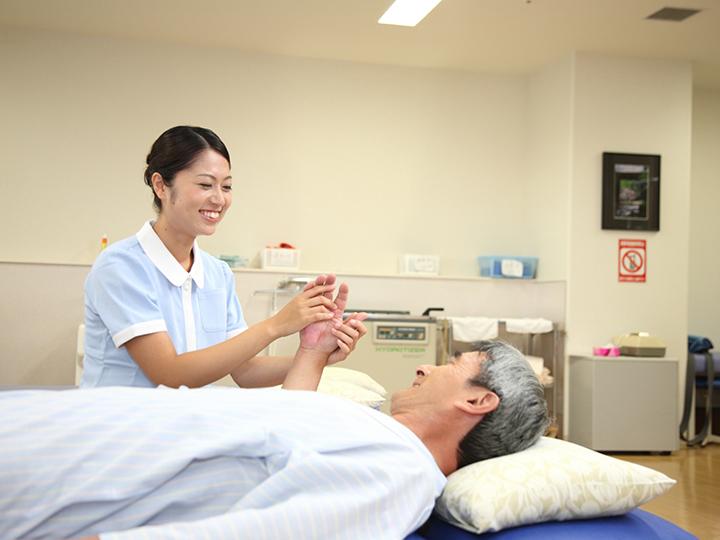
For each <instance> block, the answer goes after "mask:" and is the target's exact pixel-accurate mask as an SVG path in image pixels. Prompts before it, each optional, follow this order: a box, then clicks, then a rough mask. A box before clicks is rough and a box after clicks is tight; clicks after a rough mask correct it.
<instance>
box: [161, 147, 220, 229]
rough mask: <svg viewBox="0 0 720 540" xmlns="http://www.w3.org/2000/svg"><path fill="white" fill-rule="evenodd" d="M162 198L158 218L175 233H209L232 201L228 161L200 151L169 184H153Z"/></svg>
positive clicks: (210, 151)
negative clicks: (170, 184)
mask: <svg viewBox="0 0 720 540" xmlns="http://www.w3.org/2000/svg"><path fill="white" fill-rule="evenodd" d="M158 188H160V191H161V193H160V194H158V196H159V197H160V199H161V200H162V210H161V211H160V218H159V221H162V222H164V224H165V225H167V226H169V227H170V228H172V229H173V230H175V231H176V232H177V233H180V234H184V235H188V236H191V237H193V238H195V237H197V236H200V235H210V234H213V233H214V232H215V228H216V227H217V225H218V223H220V221H221V220H222V218H223V216H224V215H225V212H227V210H228V208H230V204H231V203H232V177H231V176H230V165H229V164H228V162H227V160H226V159H225V158H224V157H223V156H222V155H220V154H218V153H217V152H215V151H214V150H203V151H202V152H201V153H200V154H198V156H197V159H195V161H193V162H192V164H191V165H190V166H189V167H188V168H186V169H183V170H182V171H180V172H179V173H177V174H176V175H175V181H174V182H173V185H172V186H165V185H164V184H162V186H160V185H158V184H156V192H157V191H158Z"/></svg>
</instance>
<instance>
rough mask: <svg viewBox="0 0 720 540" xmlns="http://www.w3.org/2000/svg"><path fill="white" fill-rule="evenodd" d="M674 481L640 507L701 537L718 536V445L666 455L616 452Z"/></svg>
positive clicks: (719, 467)
mask: <svg viewBox="0 0 720 540" xmlns="http://www.w3.org/2000/svg"><path fill="white" fill-rule="evenodd" d="M614 457H617V458H619V459H623V460H626V461H631V462H633V463H638V464H640V465H645V466H646V467H651V468H653V469H656V470H658V471H660V472H662V473H664V474H666V475H668V476H670V477H671V478H674V479H675V480H677V484H676V485H675V486H674V487H673V488H672V489H671V490H670V491H668V492H667V493H666V494H665V495H662V496H660V497H658V498H657V499H654V500H652V501H650V502H649V503H647V504H646V505H644V506H642V507H641V508H642V509H643V510H647V511H648V512H652V513H653V514H657V515H658V516H661V517H663V518H665V519H667V520H668V521H671V522H673V523H675V524H676V525H678V526H680V527H682V528H683V529H685V530H687V531H689V532H691V533H692V534H694V535H695V536H697V537H698V538H700V539H701V540H706V539H720V444H708V445H707V446H705V447H704V448H682V449H680V450H678V451H677V452H673V454H672V455H669V456H657V455H615V456H614Z"/></svg>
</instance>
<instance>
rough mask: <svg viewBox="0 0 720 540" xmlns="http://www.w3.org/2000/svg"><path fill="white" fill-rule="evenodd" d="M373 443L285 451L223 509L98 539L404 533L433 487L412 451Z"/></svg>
mask: <svg viewBox="0 0 720 540" xmlns="http://www.w3.org/2000/svg"><path fill="white" fill-rule="evenodd" d="M349 429H354V426H353V427H352V428H349ZM328 436H329V437H331V436H332V434H328ZM371 446H372V445H371ZM379 446H380V448H377V450H376V449H374V448H367V449H363V452H364V453H363V454H360V453H355V452H352V453H340V454H339V455H333V454H319V453H310V454H306V453H305V452H302V453H301V454H298V455H290V456H289V457H287V462H286V463H285V465H284V466H283V467H282V468H280V469H279V470H277V471H276V472H274V473H273V474H272V475H271V476H270V477H269V478H268V479H267V480H266V481H264V482H262V483H261V484H259V485H258V486H257V487H256V488H255V489H254V490H252V491H250V492H249V493H248V494H247V495H246V496H245V497H243V498H242V500H241V501H239V502H238V503H237V504H236V505H234V506H233V508H232V510H230V511H229V512H227V513H225V514H221V515H217V516H213V517H210V518H206V519H201V520H197V521H192V522H176V523H167V524H164V525H158V526H146V527H141V528H137V529H130V530H127V531H122V532H117V533H108V534H102V535H101V538H100V540H135V539H137V538H143V539H145V540H166V539H167V540H171V539H175V538H212V539H213V540H231V539H237V538H253V540H285V539H287V538H293V539H295V540H315V539H317V538H362V539H365V538H373V539H378V540H398V539H399V538H405V537H406V536H407V535H408V534H410V533H411V532H413V531H414V530H416V529H417V528H418V527H420V525H422V524H423V523H424V522H425V520H427V518H428V517H429V515H430V513H431V511H432V508H433V505H434V501H435V498H436V497H437V496H439V494H440V490H441V488H439V487H438V486H437V485H436V484H435V482H434V481H433V475H432V474H431V472H430V471H429V470H427V464H426V463H424V460H423V458H422V457H419V456H418V454H417V453H415V452H408V451H407V450H400V449H399V448H398V445H397V444H395V445H393V447H388V446H387V445H382V444H381V445H379ZM359 451H360V449H358V452H359Z"/></svg>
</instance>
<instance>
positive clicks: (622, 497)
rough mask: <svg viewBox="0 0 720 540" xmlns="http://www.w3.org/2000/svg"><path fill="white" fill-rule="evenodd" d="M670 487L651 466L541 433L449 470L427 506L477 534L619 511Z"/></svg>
mask: <svg viewBox="0 0 720 540" xmlns="http://www.w3.org/2000/svg"><path fill="white" fill-rule="evenodd" d="M674 484H675V480H673V479H672V478H669V477H667V476H665V475H664V474H662V473H660V472H658V471H655V470H653V469H649V468H647V467H643V466H641V465H636V464H634V463H629V462H626V461H621V460H619V459H615V458H613V457H610V456H606V455H603V454H600V453H598V452H595V451H593V450H589V449H587V448H584V447H582V446H579V445H577V444H573V443H569V442H566V441H562V440H560V439H550V438H547V437H542V438H541V439H540V440H539V441H538V442H537V443H535V445H533V446H531V447H530V448H528V449H527V450H524V451H522V452H517V453H515V454H510V455H507V456H502V457H497V458H493V459H488V460H485V461H480V462H478V463H474V464H472V465H468V466H467V467H463V468H462V469H459V470H458V471H455V472H454V473H453V474H451V475H450V476H449V477H448V482H447V485H446V486H445V490H444V491H443V493H442V495H441V496H440V499H438V501H437V504H436V505H435V511H436V512H437V514H438V515H440V517H442V518H443V519H444V520H446V521H448V522H449V523H452V524H453V525H456V526H458V527H460V528H462V529H465V530H468V531H472V532H476V533H482V532H485V531H499V530H501V529H507V528H509V527H516V526H518V525H525V524H528V523H540V522H543V521H566V520H570V519H582V518H591V517H599V516H614V515H618V514H623V513H625V512H627V511H629V510H631V509H633V508H635V507H636V506H639V505H641V504H644V503H646V502H648V501H649V500H650V499H653V498H655V497H657V496H658V495H662V494H663V493H665V492H666V491H667V490H668V489H670V488H671V487H672V486H673V485H674Z"/></svg>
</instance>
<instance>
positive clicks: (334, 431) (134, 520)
mask: <svg viewBox="0 0 720 540" xmlns="http://www.w3.org/2000/svg"><path fill="white" fill-rule="evenodd" d="M0 418H2V419H3V421H2V422H0V448H2V451H1V452H0V486H1V488H0V540H11V539H12V540H14V539H17V538H24V539H28V540H34V539H58V538H75V537H78V536H85V535H92V534H98V533H108V534H102V535H101V539H102V540H121V539H138V538H140V539H151V540H154V539H166V538H168V539H169V538H173V539H193V540H194V539H202V538H208V539H213V540H226V539H227V540H229V539H238V540H239V539H246V538H252V539H253V540H264V539H278V540H280V539H282V540H285V539H288V538H292V539H298V540H302V539H325V538H327V539H336V538H343V539H348V540H368V539H375V540H383V539H387V540H400V539H402V538H404V537H405V536H407V535H408V534H409V533H411V532H412V531H414V530H415V529H417V528H418V527H419V526H420V525H421V524H422V523H423V522H424V521H425V520H426V519H427V518H428V516H429V515H430V512H431V511H432V508H433V506H434V502H435V499H436V498H437V497H438V496H439V495H440V493H441V491H442V489H443V487H444V485H445V476H444V475H443V474H442V472H441V471H440V469H439V468H438V466H437V464H436V463H435V460H434V459H433V457H432V455H431V454H430V452H429V451H428V449H427V448H426V447H425V445H424V444H423V443H422V441H420V439H418V438H417V436H416V435H415V434H414V433H413V432H412V431H410V430H409V429H407V428H406V427H405V426H404V425H402V424H401V423H399V422H397V421H395V420H394V419H392V418H391V417H389V416H386V415H384V414H382V413H380V412H378V411H375V410H372V409H370V408H369V407H364V406H362V405H358V404H356V403H353V402H351V401H348V400H344V399H341V398H337V397H333V396H328V395H323V394H317V393H315V392H302V391H288V390H278V389H260V390H244V389H236V388H219V387H216V388H200V389H194V390H188V389H180V390H175V389H169V388H165V387H160V388H155V389H148V388H92V389H87V390H66V391H54V392H53V391H23V392H0ZM121 531H124V532H121Z"/></svg>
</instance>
